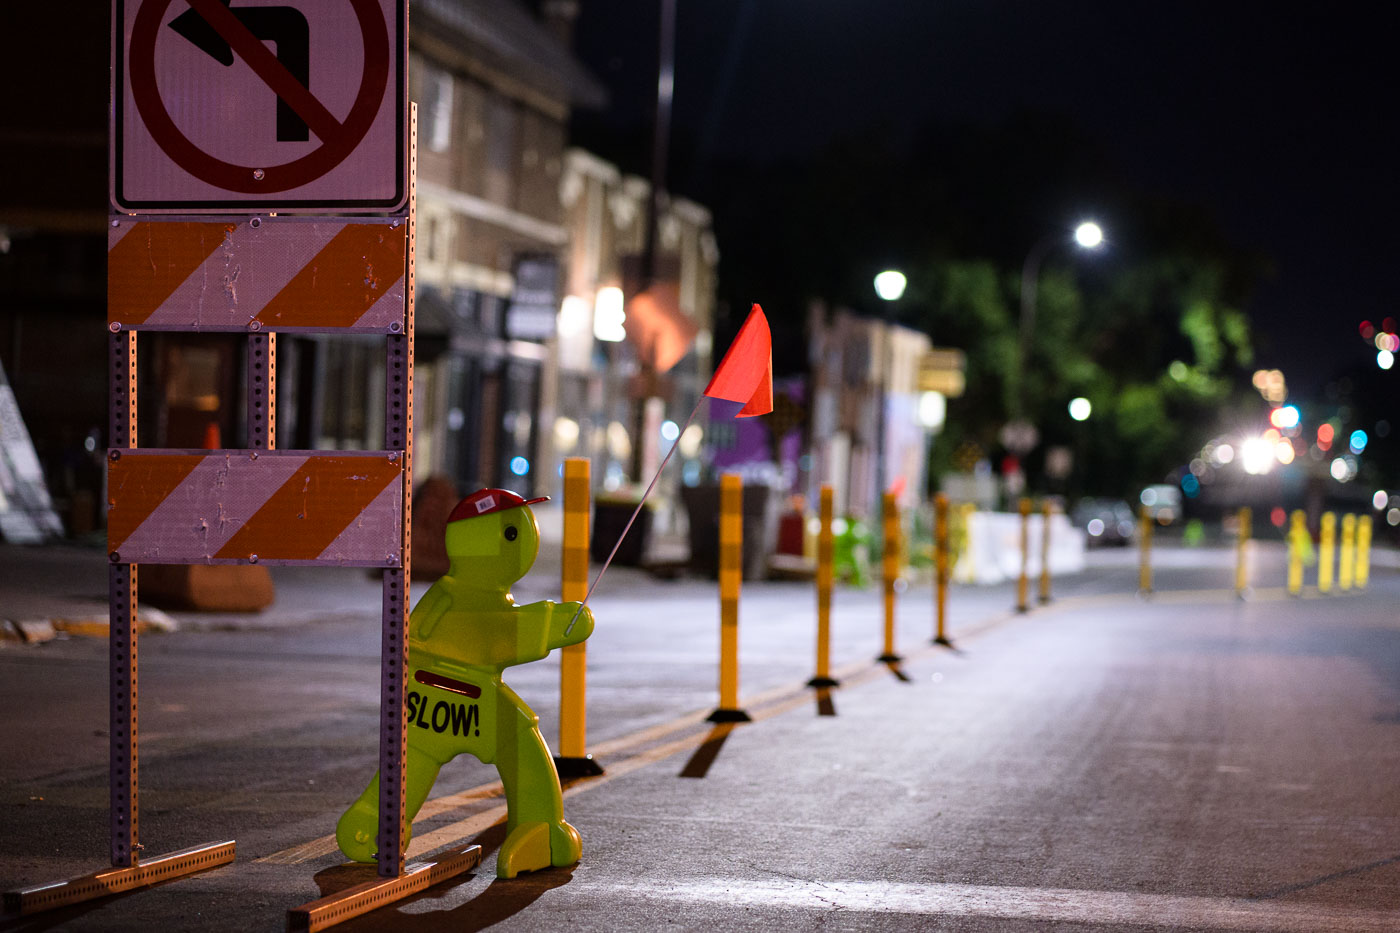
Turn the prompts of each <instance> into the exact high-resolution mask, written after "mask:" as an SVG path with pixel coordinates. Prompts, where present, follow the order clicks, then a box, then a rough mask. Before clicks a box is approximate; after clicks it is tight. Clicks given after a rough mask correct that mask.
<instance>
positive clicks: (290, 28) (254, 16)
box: [170, 0, 311, 142]
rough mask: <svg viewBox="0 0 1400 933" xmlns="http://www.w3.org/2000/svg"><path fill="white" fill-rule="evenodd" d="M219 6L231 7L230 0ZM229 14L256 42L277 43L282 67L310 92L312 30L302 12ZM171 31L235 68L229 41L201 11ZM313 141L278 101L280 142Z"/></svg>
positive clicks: (269, 9) (275, 9)
mask: <svg viewBox="0 0 1400 933" xmlns="http://www.w3.org/2000/svg"><path fill="white" fill-rule="evenodd" d="M219 2H220V3H222V4H223V5H224V6H229V0H219ZM229 12H231V13H232V14H233V15H234V16H235V17H236V18H237V19H238V21H239V22H240V23H242V24H243V25H244V26H245V27H246V28H247V29H248V31H249V32H251V33H252V34H253V37H254V38H255V39H261V40H264V41H269V42H272V43H274V44H275V45H276V46H277V60H278V61H279V62H281V63H282V67H284V68H286V69H287V71H288V73H290V74H291V76H292V77H293V78H296V79H297V80H298V81H300V82H301V86H302V87H304V88H306V89H307V90H308V91H309V90H310V89H311V28H310V27H309V26H308V25H307V23H306V16H305V15H304V14H303V13H302V12H301V10H298V9H297V8H296V7H290V6H249V7H230V8H229ZM170 28H171V29H173V30H175V31H176V32H177V33H179V34H180V35H181V36H183V37H184V38H186V39H187V40H189V42H190V43H191V44H192V45H194V46H195V47H196V48H198V49H200V50H201V51H203V52H204V53H205V54H207V55H208V56H209V57H210V58H212V59H214V61H216V62H218V63H219V64H221V65H223V66H225V67H228V66H230V65H232V64H233V49H232V48H230V47H229V44H228V40H227V39H225V38H224V37H223V36H222V35H220V34H219V31H218V30H217V29H215V28H214V27H213V26H212V25H210V23H209V21H208V20H206V19H205V18H204V17H203V16H200V15H199V11H198V10H195V9H193V8H191V9H188V10H186V11H185V12H183V13H181V14H180V15H179V16H177V17H175V18H174V19H173V20H171V21H170ZM309 138H310V131H309V130H308V129H307V126H306V121H304V120H302V118H301V117H299V116H297V114H296V111H295V110H293V109H292V108H291V105H289V104H288V103H287V102H286V101H285V100H283V99H282V98H281V97H278V98H277V141H278V142H305V141H306V140H307V139H309Z"/></svg>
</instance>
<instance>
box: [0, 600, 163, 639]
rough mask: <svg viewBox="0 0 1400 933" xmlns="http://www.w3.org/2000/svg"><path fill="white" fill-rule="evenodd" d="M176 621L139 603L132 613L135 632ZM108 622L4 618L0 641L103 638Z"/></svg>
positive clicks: (157, 630) (144, 632) (155, 629)
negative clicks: (139, 605) (140, 606)
mask: <svg viewBox="0 0 1400 933" xmlns="http://www.w3.org/2000/svg"><path fill="white" fill-rule="evenodd" d="M179 628H180V624H179V623H178V622H176V621H175V620H174V619H173V618H171V617H170V616H169V615H167V614H166V613H164V612H162V611H160V610H159V609H155V608H153V607H147V606H143V607H142V608H141V609H140V610H139V611H138V612H137V615H136V632H137V634H139V635H147V634H150V633H153V632H155V633H161V634H166V633H170V632H175V631H178V630H179ZM110 634H111V626H110V623H109V621H108V619H106V618H105V617H95V616H87V617H78V618H71V619H69V618H53V619H6V620H4V623H3V625H0V643H7V642H11V643H20V644H26V645H42V644H45V643H47V642H51V641H53V640H54V639H56V638H58V637H59V636H60V635H62V636H65V637H68V638H107V637H108V636H109V635H110Z"/></svg>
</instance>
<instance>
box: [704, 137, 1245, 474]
mask: <svg viewBox="0 0 1400 933" xmlns="http://www.w3.org/2000/svg"><path fill="white" fill-rule="evenodd" d="M886 138H888V137H879V138H874V139H871V138H867V139H861V140H854V141H851V140H848V141H845V142H843V143H839V144H837V145H834V146H833V147H832V148H830V149H829V150H828V151H827V152H825V153H824V154H823V155H822V156H821V157H820V158H818V159H816V160H814V161H812V162H810V163H808V164H805V165H789V166H777V167H773V168H772V169H771V170H770V171H768V172H766V173H764V174H763V175H762V176H761V177H759V176H753V175H748V176H745V177H741V178H735V179H733V180H734V181H736V182H737V183H736V184H734V185H732V186H730V187H726V188H725V189H724V191H723V193H722V194H721V193H718V192H716V193H714V197H715V200H713V201H712V203H715V204H716V207H717V210H716V220H717V224H718V226H719V235H720V243H721V244H722V246H723V249H724V259H723V261H722V265H721V290H722V293H723V294H724V295H725V296H726V297H728V296H731V295H732V296H734V298H733V305H734V306H737V307H745V308H746V307H747V305H746V302H747V301H749V300H760V301H762V302H763V304H764V307H765V308H766V309H768V310H769V312H770V315H769V316H770V320H771V321H773V324H774V331H775V349H776V350H777V352H778V359H777V362H778V364H779V367H780V368H784V367H786V368H790V369H791V368H798V367H801V366H803V365H805V359H803V358H802V357H801V355H800V353H794V352H792V348H794V347H796V348H800V347H801V346H802V339H801V334H800V330H799V328H800V326H801V323H800V322H801V321H802V320H803V318H804V316H805V311H806V306H807V303H808V301H810V300H811V299H818V298H819V299H822V300H824V301H825V302H826V303H828V304H830V305H835V306H844V307H848V308H852V309H854V310H856V311H861V312H864V313H867V314H871V315H890V314H891V313H892V314H893V316H894V317H896V318H897V319H898V320H899V321H900V322H902V323H904V324H906V325H908V326H912V327H917V328H919V329H922V330H924V331H925V332H927V333H928V334H929V335H930V336H931V338H932V339H933V342H934V344H935V346H941V347H956V348H960V349H962V350H964V351H966V354H967V392H966V394H965V395H964V397H962V398H960V399H955V400H952V401H951V402H950V405H949V409H948V422H947V426H946V428H945V430H944V432H943V434H942V436H941V437H940V438H939V440H938V442H937V443H936V444H935V447H934V454H933V456H934V464H933V467H934V473H935V475H937V474H938V473H939V472H942V471H945V470H947V469H950V468H952V467H953V465H954V462H955V461H956V460H960V459H963V457H964V455H965V454H966V452H967V451H968V450H979V451H981V452H982V454H983V455H985V456H986V457H988V458H989V459H992V460H993V462H994V463H995V462H998V461H999V460H1000V455H1001V454H1002V453H1003V451H1002V450H1001V449H1000V442H999V433H1000V430H1001V428H1002V426H1003V425H1004V424H1006V422H1007V421H1008V420H1009V419H1010V418H1012V417H1014V416H1015V414H1016V412H1017V409H1018V407H1019V406H1018V399H1020V398H1024V399H1025V413H1024V414H1025V417H1027V418H1028V419H1029V420H1031V421H1032V422H1033V423H1034V424H1035V425H1036V426H1037V427H1038V428H1039V431H1040V436H1041V443H1040V444H1039V446H1038V447H1037V449H1036V450H1035V451H1033V452H1032V453H1031V455H1030V456H1029V458H1028V459H1027V463H1026V467H1027V469H1028V473H1029V476H1030V478H1031V481H1032V485H1033V486H1038V487H1040V488H1042V489H1047V488H1058V489H1059V491H1069V492H1075V491H1084V492H1094V493H1100V494H1121V493H1125V492H1127V491H1129V490H1130V489H1132V488H1133V487H1134V486H1138V485H1141V484H1144V483H1150V482H1157V481H1160V480H1161V479H1162V478H1163V476H1164V475H1165V474H1166V473H1167V472H1168V471H1170V470H1172V469H1173V468H1176V467H1179V466H1180V465H1181V464H1183V463H1184V462H1185V460H1189V459H1190V454H1191V451H1193V450H1195V449H1198V448H1199V447H1200V445H1201V444H1202V443H1204V442H1205V441H1206V440H1208V439H1209V437H1210V432H1211V429H1212V428H1213V427H1214V426H1215V424H1216V423H1217V422H1219V421H1220V420H1221V418H1222V417H1227V416H1226V415H1222V412H1226V411H1228V409H1229V408H1230V406H1231V405H1232V404H1234V403H1236V402H1239V401H1243V400H1245V399H1248V398H1250V396H1251V394H1252V390H1249V389H1248V378H1247V374H1246V373H1245V367H1248V366H1249V365H1250V363H1251V357H1252V351H1251V342H1250V329H1249V322H1248V319H1247V317H1246V316H1245V314H1244V313H1243V312H1242V311H1241V310H1240V309H1241V308H1243V307H1244V306H1245V303H1246V302H1247V300H1248V298H1249V296H1250V293H1251V291H1252V289H1253V286H1254V283H1255V282H1256V281H1257V280H1258V278H1259V276H1260V275H1261V273H1262V272H1263V271H1264V267H1263V265H1262V264H1261V263H1260V262H1259V260H1258V259H1257V258H1256V257H1254V256H1251V255H1248V254H1246V253H1244V252H1242V251H1241V250H1239V249H1237V248H1236V247H1234V246H1233V245H1232V244H1230V243H1229V242H1228V240H1227V239H1226V238H1225V237H1224V236H1223V234H1222V233H1221V232H1220V231H1219V229H1218V227H1217V226H1216V224H1215V222H1214V220H1213V218H1212V217H1211V216H1210V215H1208V214H1207V213H1205V212H1203V211H1201V210H1200V209H1198V208H1196V207H1194V206H1192V205H1190V204H1183V203H1180V202H1177V201H1171V200H1167V199H1162V198H1157V197H1151V196H1147V195H1144V194H1142V193H1141V192H1138V191H1136V190H1134V189H1133V188H1132V187H1131V186H1129V185H1126V184H1124V183H1123V182H1122V181H1121V180H1120V179H1119V178H1118V177H1117V176H1116V175H1115V174H1114V172H1113V171H1112V168H1111V165H1110V160H1109V159H1108V158H1107V157H1106V156H1105V155H1104V153H1103V152H1102V151H1101V150H1100V149H1099V147H1097V146H1096V145H1095V144H1094V143H1093V142H1092V141H1091V140H1088V139H1086V138H1084V137H1083V136H1081V135H1080V134H1078V133H1076V132H1075V131H1074V128H1073V127H1070V126H1067V125H1065V124H1063V123H1060V122H1057V121H1055V120H1052V119H1048V118H1044V117H1038V116H1029V115H1019V116H1016V117H1013V118H1011V119H1009V120H1008V121H1006V122H1004V123H1002V124H1000V125H997V126H991V127H985V126H971V125H963V126H952V127H949V126H942V127H928V128H925V130H923V131H922V132H920V133H919V134H916V137H915V141H914V142H913V143H912V144H911V145H910V146H908V147H905V148H904V149H903V150H901V149H899V148H898V147H895V146H891V145H888V144H887V143H886V142H884V141H883V139H886ZM1088 212H1093V213H1096V214H1097V215H1098V217H1099V219H1100V220H1101V222H1102V223H1103V224H1104V226H1105V227H1106V229H1107V230H1108V233H1109V242H1108V244H1107V247H1106V248H1105V249H1104V250H1102V251H1100V252H1099V253H1096V254H1093V255H1087V254H1082V253H1078V252H1077V251H1076V250H1075V249H1074V247H1073V246H1071V245H1070V244H1069V241H1068V235H1069V228H1070V226H1072V224H1073V223H1074V222H1075V221H1077V220H1079V219H1080V217H1081V216H1083V214H1084V213H1088ZM1055 231H1063V232H1064V234H1065V241H1064V244H1063V245H1061V246H1058V247H1056V248H1053V249H1051V250H1050V251H1049V252H1048V253H1047V254H1046V257H1045V261H1044V263H1043V265H1042V266H1041V267H1040V269H1039V275H1038V276H1037V285H1038V287H1037V289H1036V302H1035V315H1034V327H1033V329H1032V330H1031V340H1030V343H1029V347H1028V352H1027V356H1026V359H1025V361H1024V365H1022V363H1021V360H1020V352H1019V347H1018V339H1019V333H1020V326H1021V321H1020V314H1021V284H1022V283H1021V278H1022V264H1023V262H1024V261H1025V259H1026V256H1027V253H1028V251H1029V250H1030V249H1031V247H1032V246H1033V245H1034V244H1035V243H1037V241H1039V240H1040V239H1041V238H1042V237H1044V236H1046V235H1047V233H1053V232H1055ZM887 267H896V268H900V269H902V270H903V271H904V272H905V274H906V275H907V276H908V279H909V287H908V290H907V291H906V293H905V295H904V297H903V298H902V299H901V300H900V301H899V302H898V303H897V305H896V306H895V307H894V308H893V309H891V308H889V307H887V306H883V307H882V306H880V304H881V303H880V302H878V300H877V299H876V298H875V297H874V295H873V293H872V291H871V286H870V282H871V278H872V277H873V275H874V274H875V272H877V271H879V270H880V269H881V268H887ZM720 339H721V340H722V339H723V333H721V335H720ZM783 348H787V350H786V351H785V350H784V349H783ZM1076 396H1084V397H1085V398H1088V399H1089V400H1090V402H1091V403H1092V405H1093V411H1094V414H1093V416H1092V417H1091V418H1090V419H1089V421H1087V422H1085V423H1083V424H1078V423H1076V422H1074V421H1073V420H1072V419H1070V417H1069V415H1068V412H1067V410H1066V405H1067V403H1068V402H1069V400H1070V399H1072V398H1074V397H1076ZM1055 446H1063V447H1068V448H1070V450H1071V451H1074V452H1075V454H1076V459H1077V460H1078V461H1079V469H1078V470H1077V471H1076V473H1075V476H1076V480H1077V482H1076V483H1075V484H1073V486H1072V487H1071V488H1068V489H1066V488H1065V487H1064V486H1063V485H1061V486H1059V487H1056V485H1055V484H1054V483H1053V482H1052V481H1051V480H1049V479H1048V478H1046V477H1045V476H1044V474H1043V467H1044V453H1045V451H1046V450H1047V449H1048V448H1050V447H1055ZM1183 458H1184V459H1183Z"/></svg>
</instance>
